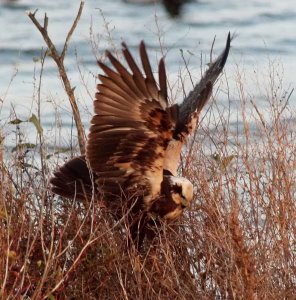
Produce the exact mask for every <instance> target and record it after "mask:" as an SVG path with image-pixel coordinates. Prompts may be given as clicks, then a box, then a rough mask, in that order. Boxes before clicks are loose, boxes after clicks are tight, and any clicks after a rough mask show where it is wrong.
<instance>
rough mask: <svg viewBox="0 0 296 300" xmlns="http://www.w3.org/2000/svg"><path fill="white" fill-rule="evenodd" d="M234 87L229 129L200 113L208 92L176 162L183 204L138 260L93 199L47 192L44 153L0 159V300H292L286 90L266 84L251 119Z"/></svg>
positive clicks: (291, 167) (20, 152)
mask: <svg viewBox="0 0 296 300" xmlns="http://www.w3.org/2000/svg"><path fill="white" fill-rule="evenodd" d="M237 83H238V85H237V86H238V96H239V99H238V100H239V102H238V103H239V106H240V107H239V113H238V122H237V124H232V123H230V122H229V117H227V114H225V111H224V113H222V112H221V114H217V112H215V113H213V114H212V113H211V112H214V111H215V110H216V109H217V108H215V107H216V104H217V103H219V95H220V94H221V93H222V92H221V91H220V92H219V91H218V92H217V93H216V96H215V99H212V100H211V103H212V104H211V107H210V108H209V111H208V112H207V114H206V116H208V117H207V119H205V120H203V123H202V124H201V126H199V129H198V131H197V133H196V135H195V141H194V142H192V143H189V144H188V145H187V151H185V152H184V154H183V158H182V166H181V168H180V173H182V174H183V176H186V177H187V178H189V179H190V180H191V181H192V182H193V183H194V186H195V188H196V190H195V201H194V204H193V205H192V207H191V208H190V210H189V211H187V212H186V213H185V214H184V216H183V217H182V219H180V221H179V222H177V223H176V224H174V225H170V226H168V225H167V224H163V226H162V227H163V228H161V230H162V231H163V232H162V234H160V235H159V237H158V238H156V239H155V241H154V242H153V245H151V244H148V243H146V244H145V246H144V249H143V251H142V252H141V253H137V252H135V251H133V250H131V249H127V247H126V236H125V228H126V224H125V220H121V221H120V222H115V221H114V220H112V219H111V218H109V217H108V216H107V215H106V214H104V213H102V212H101V211H100V209H99V207H98V204H97V203H96V202H94V203H80V202H79V203H77V202H75V201H71V200H67V199H60V198H58V197H57V196H54V195H52V194H51V192H50V191H49V188H48V180H49V178H50V174H51V173H52V169H53V168H54V167H55V166H50V164H48V157H47V156H46V155H47V153H44V152H42V153H39V155H38V159H39V162H38V163H36V164H34V163H33V162H32V158H31V157H32V156H30V155H28V153H29V152H30V151H31V152H32V151H33V150H30V151H29V152H28V151H27V150H28V149H27V148H26V146H24V145H23V146H22V147H16V148H15V149H13V151H12V152H10V155H9V156H8V157H7V159H6V160H5V161H4V160H3V155H2V154H3V152H2V153H1V162H0V175H1V181H0V184H1V185H0V235H1V244H0V252H1V255H0V265H1V267H0V282H1V296H2V298H3V299H13V298H15V299H20V298H21V297H24V299H42V298H43V297H45V298H49V299H266V298H269V299H293V297H294V295H295V288H296V269H295V265H296V262H295V253H296V252H295V233H296V223H295V219H296V207H295V170H296V157H295V153H296V151H295V150H296V149H295V146H296V144H295V127H294V124H293V122H294V121H293V120H294V119H293V111H292V109H291V107H290V106H289V103H288V94H285V92H284V91H283V90H281V89H280V88H278V87H277V88H275V86H272V85H269V86H270V91H272V89H273V88H275V89H274V91H273V92H271V93H269V94H267V95H265V100H264V101H265V104H266V109H265V110H264V111H262V112H260V110H259V108H258V107H257V106H256V104H255V103H256V99H254V98H252V97H249V96H248V97H246V96H245V95H246V94H247V91H245V90H244V86H243V83H242V81H241V80H240V77H238V79H237ZM264 114H265V115H268V116H269V118H268V119H265V118H264ZM217 116H218V117H217ZM15 126H16V127H21V126H22V124H17V125H15ZM36 128H37V127H36ZM36 132H37V134H39V133H38V131H36ZM37 140H38V139H37ZM40 141H41V142H42V138H41V139H40ZM43 142H44V141H43ZM3 143H4V141H3ZM38 146H40V145H38ZM4 147H5V146H4V145H2V151H3V148H4ZM36 149H37V148H36ZM36 149H34V151H37V150H36ZM38 149H44V148H42V147H41V148H40V147H39V148H38ZM35 155H36V153H35ZM40 159H41V162H42V163H40Z"/></svg>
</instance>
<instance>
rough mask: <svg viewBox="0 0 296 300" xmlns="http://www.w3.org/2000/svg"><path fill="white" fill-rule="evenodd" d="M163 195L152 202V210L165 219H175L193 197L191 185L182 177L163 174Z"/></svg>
mask: <svg viewBox="0 0 296 300" xmlns="http://www.w3.org/2000/svg"><path fill="white" fill-rule="evenodd" d="M162 194H163V196H164V197H162V198H161V199H159V200H158V201H156V202H155V203H154V206H153V208H152V210H153V211H155V212H157V213H158V214H159V215H160V216H162V217H163V218H164V219H166V220H175V219H177V218H178V217H180V215H181V214H182V212H183V210H184V208H185V207H188V206H189V205H190V202H191V201H192V198H193V185H192V183H191V182H190V181H189V180H188V179H186V178H183V177H176V176H171V175H166V176H164V181H163V183H162Z"/></svg>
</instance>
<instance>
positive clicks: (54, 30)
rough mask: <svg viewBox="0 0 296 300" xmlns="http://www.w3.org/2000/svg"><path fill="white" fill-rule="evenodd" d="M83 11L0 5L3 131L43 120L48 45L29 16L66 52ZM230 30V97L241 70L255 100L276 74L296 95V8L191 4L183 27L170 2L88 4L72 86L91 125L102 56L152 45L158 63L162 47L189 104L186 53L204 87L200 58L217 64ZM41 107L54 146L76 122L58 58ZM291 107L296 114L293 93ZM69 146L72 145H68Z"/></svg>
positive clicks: (70, 64)
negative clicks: (60, 130)
mask: <svg viewBox="0 0 296 300" xmlns="http://www.w3.org/2000/svg"><path fill="white" fill-rule="evenodd" d="M79 3H80V1H78V0H76V1H74V0H71V1H70V0H58V1H48V0H47V1H45V0H34V1H33V0H19V1H13V2H5V1H4V0H0V28H1V30H0V122H1V123H0V126H3V124H5V123H7V122H8V121H9V120H11V119H14V118H15V117H16V116H17V117H18V118H20V119H23V120H25V119H27V118H29V117H30V116H31V114H32V113H35V114H37V110H38V104H37V99H38V83H39V76H40V60H39V59H38V58H39V57H40V53H41V51H42V49H43V50H44V49H46V46H45V43H44V41H43V39H42V37H41V35H40V33H39V32H38V31H37V29H36V28H35V26H34V25H33V24H32V22H31V21H30V19H29V17H28V16H27V12H28V11H32V12H33V11H35V10H36V9H38V12H37V13H36V17H37V18H38V20H39V21H40V22H42V18H43V15H44V13H45V12H46V13H47V15H48V17H49V25H48V31H49V34H50V37H51V38H52V40H53V42H54V43H55V45H56V46H57V48H58V49H61V48H62V45H63V42H64V39H65V36H66V34H67V32H68V30H69V27H70V26H71V24H72V21H73V19H74V17H75V15H76V13H77V10H78V7H79ZM229 31H230V32H231V33H234V34H235V35H236V37H235V39H234V40H233V43H232V49H231V53H230V57H229V61H228V62H227V65H226V68H225V74H226V75H225V76H226V77H225V78H227V80H225V78H224V85H225V84H226V83H227V84H229V85H230V89H232V90H235V89H236V86H237V80H238V73H237V72H238V70H239V72H241V74H243V75H242V76H243V79H242V80H244V83H245V85H246V89H247V94H249V93H250V94H254V95H256V94H259V91H258V89H266V90H268V84H269V81H270V76H269V75H270V72H274V73H273V76H274V77H276V79H277V80H278V81H279V82H277V83H276V84H278V83H280V84H282V86H283V89H284V90H285V89H287V90H289V89H290V90H291V89H292V88H293V87H295V85H296V76H295V70H296V5H295V0H284V1H278V0H249V1H243V0H219V1H218V0H200V1H196V2H194V1H193V2H191V3H188V4H186V5H184V8H183V11H182V15H181V16H180V17H179V18H174V19H172V18H170V17H169V16H168V14H167V13H166V11H165V10H164V8H163V7H162V5H161V4H152V5H139V4H131V3H129V4H128V3H124V2H123V1H121V0H112V1H106V0H86V1H85V7H84V10H83V14H82V17H81V20H80V22H79V24H78V27H77V29H76V31H75V32H74V34H73V37H72V39H71V42H70V45H69V52H68V54H67V58H66V61H65V64H66V67H67V70H68V75H69V77H70V79H71V82H72V85H73V86H75V87H76V89H75V94H76V97H77V98H78V99H79V101H80V107H81V112H82V117H83V121H84V122H85V124H87V123H88V120H89V116H90V113H91V111H92V96H93V94H94V92H95V75H96V73H97V71H98V69H97V67H96V57H100V56H101V55H102V54H103V50H104V49H106V48H108V49H112V48H114V49H115V48H116V47H119V46H120V43H121V42H122V41H125V42H126V43H127V44H128V45H129V46H130V48H131V49H132V51H133V52H135V51H136V47H137V45H138V43H139V42H140V40H145V42H146V44H147V46H148V48H149V53H150V56H151V60H152V63H156V59H157V58H159V57H161V45H162V46H163V51H164V54H166V63H167V69H168V71H169V74H170V75H169V79H170V86H171V87H172V89H173V98H175V97H176V98H177V100H180V99H181V98H182V92H180V91H182V89H181V88H180V86H181V84H180V82H179V83H178V77H179V76H178V75H180V72H181V74H182V75H181V77H182V78H183V79H184V80H185V81H186V82H185V85H186V87H187V88H188V89H189V88H190V84H191V83H190V80H189V77H188V76H185V75H184V74H186V72H185V70H186V68H185V67H184V62H183V59H182V56H181V51H180V49H182V50H183V53H184V56H185V59H186V60H188V61H189V69H190V70H191V71H192V72H193V74H194V75H193V76H194V79H196V80H197V79H198V78H199V76H200V66H201V54H202V62H203V63H206V62H208V61H209V53H210V49H211V44H212V41H213V38H214V37H215V36H216V42H215V47H214V55H217V54H219V52H220V51H221V50H222V48H223V46H224V44H225V40H226V36H227V33H228V32H229ZM91 40H93V42H91ZM281 79H283V80H282V81H281ZM258 80H259V81H260V83H259V84H257V82H258ZM222 81H223V80H222ZM262 82H264V83H265V84H266V86H265V84H262ZM178 91H179V92H178ZM261 92H262V91H261ZM235 94H238V93H236V92H234V95H235ZM233 97H234V98H235V96H233ZM40 99H41V122H42V126H43V128H44V130H45V133H46V134H47V136H49V137H50V138H53V139H54V137H56V136H57V134H56V132H57V131H56V130H55V131H53V128H57V127H58V126H57V125H61V126H62V127H69V125H71V124H72V123H71V122H72V119H71V110H70V108H69V104H68V101H67V97H66V95H65V93H64V91H63V88H62V82H61V80H60V79H59V77H58V74H57V69H56V65H55V64H54V63H53V61H52V60H51V59H50V58H47V59H46V62H45V65H44V70H43V75H42V85H41V91H40ZM261 100H262V99H261ZM221 101H222V103H223V101H226V100H225V97H224V98H223V97H222V96H221ZM290 102H291V103H292V106H293V102H294V106H296V105H295V103H296V100H295V96H294V95H292V96H291V99H290ZM264 105H265V102H264V101H259V100H258V106H259V108H260V107H261V108H264ZM9 126H10V129H8V132H7V133H6V132H5V134H7V135H10V133H9V130H12V129H13V126H12V125H9ZM9 126H8V128H9ZM28 127H29V131H30V130H31V129H30V126H28ZM5 130H7V126H6V129H5ZM32 131H34V128H32ZM60 139H61V140H63V139H65V140H67V139H68V137H67V136H66V137H62V138H60ZM59 142H61V141H60V140H59ZM61 143H62V142H61Z"/></svg>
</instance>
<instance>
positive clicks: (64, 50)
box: [61, 0, 84, 60]
mask: <svg viewBox="0 0 296 300" xmlns="http://www.w3.org/2000/svg"><path fill="white" fill-rule="evenodd" d="M83 7H84V0H82V1H81V2H80V6H79V10H78V13H77V16H76V18H75V20H74V22H73V24H72V27H71V28H70V30H69V32H68V34H67V37H66V40H65V44H64V48H63V51H62V54H61V59H62V60H64V57H65V55H66V53H67V49H68V42H69V40H70V38H71V36H72V34H73V32H74V30H75V28H76V26H77V24H78V22H79V19H80V17H81V14H82V10H83Z"/></svg>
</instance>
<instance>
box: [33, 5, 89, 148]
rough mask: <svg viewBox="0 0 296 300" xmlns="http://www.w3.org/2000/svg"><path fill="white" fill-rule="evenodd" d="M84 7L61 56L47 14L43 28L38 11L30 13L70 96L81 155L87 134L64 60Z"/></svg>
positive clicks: (79, 12) (80, 10) (77, 17)
mask: <svg viewBox="0 0 296 300" xmlns="http://www.w3.org/2000/svg"><path fill="white" fill-rule="evenodd" d="M83 7H84V0H82V1H81V2H80V6H79V10H78V13H77V15H76V18H75V20H74V22H73V24H72V26H71V28H70V30H69V32H68V34H67V37H66V40H65V43H64V47H63V50H62V53H61V55H60V54H59V52H58V51H57V49H56V47H55V45H54V43H53V42H52V40H51V39H50V37H49V35H48V31H47V27H48V17H47V15H46V14H45V16H44V20H43V26H42V25H41V24H40V23H39V22H38V21H37V19H36V18H35V15H36V13H37V10H35V11H34V12H33V13H32V12H29V13H28V16H29V18H30V19H31V21H32V22H33V24H34V25H35V26H36V27H37V29H38V30H39V32H40V33H41V35H42V37H43V39H44V41H45V43H46V45H47V47H48V49H49V51H50V56H51V57H52V59H53V60H54V61H55V63H56V64H57V66H58V70H59V74H60V77H61V79H62V81H63V84H64V89H65V91H66V93H67V95H68V98H69V101H70V104H71V108H72V112H73V116H74V120H75V125H76V129H77V135H78V143H79V148H80V152H81V154H84V153H85V133H84V127H83V124H82V121H81V117H80V113H79V110H78V105H77V101H76V98H75V95H74V90H75V87H72V86H71V83H70V80H69V78H68V75H67V72H66V69H65V66H64V59H65V55H66V53H67V49H68V43H69V40H70V38H71V36H72V34H73V32H74V30H75V28H76V26H77V24H78V21H79V19H80V16H81V14H82V10H83Z"/></svg>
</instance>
